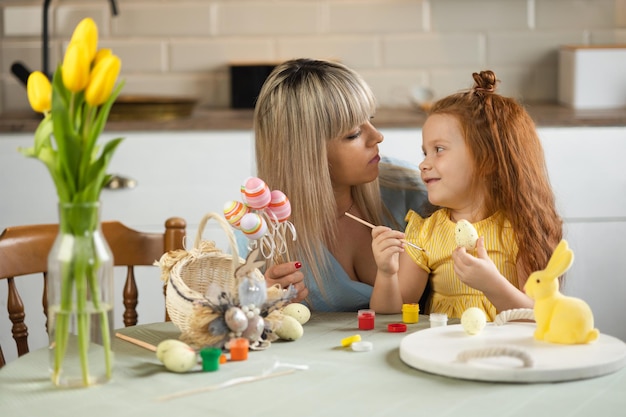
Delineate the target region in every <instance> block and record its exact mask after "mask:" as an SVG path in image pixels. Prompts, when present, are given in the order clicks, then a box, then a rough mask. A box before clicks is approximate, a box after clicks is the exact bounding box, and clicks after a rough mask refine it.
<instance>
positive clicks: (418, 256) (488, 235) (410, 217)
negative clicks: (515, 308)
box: [405, 209, 519, 321]
mask: <svg viewBox="0 0 626 417" xmlns="http://www.w3.org/2000/svg"><path fill="white" fill-rule="evenodd" d="M406 220H407V222H408V224H407V227H406V231H405V233H406V240H407V241H409V242H411V243H414V244H416V245H417V246H420V247H422V248H424V249H425V250H426V253H424V252H422V251H419V250H417V249H414V248H412V247H411V246H406V248H405V250H406V251H407V253H408V254H409V255H410V256H411V258H412V259H413V260H414V261H415V262H416V263H417V265H419V266H420V267H421V268H422V269H424V270H425V271H426V272H428V273H429V279H430V283H431V289H432V291H431V295H430V296H429V298H428V300H427V303H426V309H427V313H431V312H432V313H446V314H447V315H448V317H451V318H460V317H461V315H462V314H463V312H464V311H465V310H466V309H467V308H469V307H478V308H480V309H482V310H483V311H484V312H485V313H486V314H487V318H488V320H490V321H493V320H494V319H495V316H496V314H497V313H498V312H497V311H496V308H495V307H494V306H493V304H491V302H490V301H489V300H488V299H487V297H486V296H485V295H484V294H483V293H482V291H478V290H476V289H474V288H471V287H469V286H468V285H466V284H464V283H462V282H461V281H460V280H459V279H458V278H457V277H456V274H455V273H454V265H453V262H452V252H453V251H454V249H455V248H456V243H455V239H454V228H455V226H456V223H455V222H453V221H452V220H450V213H449V211H448V209H440V210H438V211H436V212H435V213H433V215H432V216H430V217H427V218H425V219H424V218H422V217H421V216H420V215H419V214H417V213H416V212H414V211H412V210H411V211H409V212H408V213H407V215H406ZM474 227H475V228H476V231H477V232H478V236H484V238H485V248H486V249H487V254H488V255H489V257H490V258H491V260H492V261H493V262H494V263H495V265H496V266H497V268H498V271H500V273H501V274H502V275H503V276H505V277H506V279H507V280H508V281H509V282H511V284H513V285H514V286H515V287H516V288H519V285H518V280H517V268H516V259H517V252H518V247H517V243H516V242H515V236H514V234H513V229H512V227H511V224H510V223H509V221H508V220H507V219H505V218H504V216H503V215H502V214H501V213H496V214H494V215H493V216H491V217H488V218H486V219H484V220H481V221H480V222H477V223H474Z"/></svg>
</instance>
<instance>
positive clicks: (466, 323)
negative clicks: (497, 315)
mask: <svg viewBox="0 0 626 417" xmlns="http://www.w3.org/2000/svg"><path fill="white" fill-rule="evenodd" d="M461 325H462V326H463V330H465V333H467V334H470V335H475V334H478V333H480V332H481V331H482V330H483V329H484V328H485V326H486V325H487V316H486V315H485V312H484V311H482V310H481V309H480V308H478V307H470V308H468V309H467V310H465V311H464V312H463V314H462V315H461Z"/></svg>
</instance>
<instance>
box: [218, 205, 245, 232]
mask: <svg viewBox="0 0 626 417" xmlns="http://www.w3.org/2000/svg"><path fill="white" fill-rule="evenodd" d="M249 212H250V208H249V207H248V206H246V205H245V204H243V203H242V202H240V201H228V202H226V204H224V217H225V218H226V220H227V221H228V223H230V224H231V225H232V226H233V227H236V228H239V223H240V222H241V218H242V217H243V216H245V215H246V214H247V213H249Z"/></svg>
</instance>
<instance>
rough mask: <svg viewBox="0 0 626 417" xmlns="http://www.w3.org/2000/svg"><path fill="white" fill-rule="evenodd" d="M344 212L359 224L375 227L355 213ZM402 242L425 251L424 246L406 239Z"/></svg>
mask: <svg viewBox="0 0 626 417" xmlns="http://www.w3.org/2000/svg"><path fill="white" fill-rule="evenodd" d="M344 214H345V215H346V216H348V217H350V218H351V219H352V220H356V221H357V222H359V223H361V224H364V225H366V226H367V227H369V228H370V229H373V228H375V227H376V226H374V225H373V224H372V223H369V222H366V221H365V220H363V219H360V218H358V217H357V216H355V215H353V214H350V213H348V212H345V213H344ZM402 242H403V243H406V244H407V245H409V246H412V247H414V248H415V249H417V250H421V251H423V252H426V250H425V249H424V248H420V247H419V246H417V245H416V244H414V243H411V242H407V241H406V240H403V241H402Z"/></svg>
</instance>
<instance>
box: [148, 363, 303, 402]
mask: <svg viewBox="0 0 626 417" xmlns="http://www.w3.org/2000/svg"><path fill="white" fill-rule="evenodd" d="M294 372H296V370H295V369H288V370H286V371H281V372H274V373H271V374H262V375H258V376H244V377H240V378H233V379H230V380H228V381H226V382H222V383H221V384H215V385H209V386H208V387H200V388H196V389H192V390H189V391H182V392H177V393H174V394H170V395H164V396H162V397H158V398H157V401H169V400H173V399H176V398H180V397H186V396H188V395H194V394H200V393H202V392H210V391H216V390H218V389H222V388H227V387H232V386H233V385H239V384H247V383H248V382H254V381H260V380H262V379H268V378H275V377H277V376H283V375H289V374H293V373H294Z"/></svg>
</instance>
